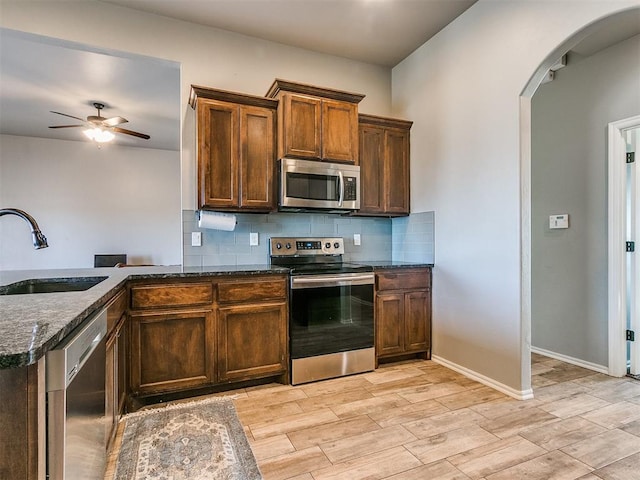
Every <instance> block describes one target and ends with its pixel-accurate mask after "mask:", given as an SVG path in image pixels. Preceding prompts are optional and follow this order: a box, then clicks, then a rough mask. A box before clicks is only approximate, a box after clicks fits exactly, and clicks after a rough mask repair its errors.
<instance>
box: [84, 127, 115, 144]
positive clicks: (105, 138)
mask: <svg viewBox="0 0 640 480" xmlns="http://www.w3.org/2000/svg"><path fill="white" fill-rule="evenodd" d="M82 133H84V134H85V135H86V137H87V138H88V139H89V140H93V141H94V142H97V143H106V142H110V141H111V140H113V139H114V138H116V136H115V135H114V134H113V133H111V132H110V131H109V130H103V129H101V128H99V127H96V128H88V129H87V130H83V131H82Z"/></svg>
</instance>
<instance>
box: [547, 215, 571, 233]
mask: <svg viewBox="0 0 640 480" xmlns="http://www.w3.org/2000/svg"><path fill="white" fill-rule="evenodd" d="M549 228H550V229H552V230H553V229H558V228H569V214H568V213H561V214H558V215H549Z"/></svg>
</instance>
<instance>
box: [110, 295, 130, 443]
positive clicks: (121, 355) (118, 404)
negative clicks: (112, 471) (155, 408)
mask: <svg viewBox="0 0 640 480" xmlns="http://www.w3.org/2000/svg"><path fill="white" fill-rule="evenodd" d="M106 308H107V342H106V371H105V419H106V421H105V424H106V432H105V435H106V443H107V450H110V449H111V442H112V441H113V439H114V438H115V435H116V430H117V429H118V421H119V420H120V415H121V414H122V413H124V408H125V400H126V395H127V385H126V379H127V374H126V370H125V368H126V364H127V361H126V344H125V341H126V331H127V328H126V325H127V315H126V311H127V292H126V290H125V289H123V290H121V291H120V292H119V293H117V294H116V296H115V297H114V298H113V299H112V300H111V301H110V302H109V303H108V304H107V307H106Z"/></svg>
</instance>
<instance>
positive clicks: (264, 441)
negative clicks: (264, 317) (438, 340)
mask: <svg viewBox="0 0 640 480" xmlns="http://www.w3.org/2000/svg"><path fill="white" fill-rule="evenodd" d="M532 382H533V387H534V394H535V398H534V399H532V400H527V401H517V400H513V399H511V398H509V397H507V396H506V395H503V394H501V393H499V392H497V391H495V390H492V389H491V388H488V387H485V386H483V385H481V384H479V383H477V382H474V381H471V380H469V379H467V378H465V377H464V376H462V375H460V374H457V373H456V372H453V371H451V370H449V369H447V368H445V367H442V366H440V365H438V364H436V363H434V362H432V361H412V362H406V363H402V364H391V365H388V366H384V367H382V368H380V369H378V370H376V371H375V372H372V373H366V374H361V375H355V376H351V377H344V378H339V379H335V380H328V381H323V382H317V383H312V384H307V385H300V386H296V387H292V386H284V385H269V386H263V387H255V388H247V389H242V390H235V391H233V392H229V393H231V394H234V395H236V399H235V405H236V409H237V411H238V415H239V417H240V420H241V422H242V424H243V425H244V428H245V431H246V433H247V437H248V438H249V441H250V443H251V447H252V449H253V452H254V454H255V456H256V458H257V460H258V465H259V467H260V469H261V471H262V473H263V476H264V478H265V480H284V479H292V480H327V479H344V480H358V479H369V480H373V479H393V480H401V479H402V480H412V479H416V480H417V479H420V480H445V479H447V480H462V479H486V480H518V479H528V480H538V479H539V480H549V479H558V480H571V479H583V480H587V479H589V480H596V479H608V480H625V479H628V480H632V479H633V480H638V479H640V382H638V381H635V380H632V379H629V378H613V377H608V376H606V375H602V374H599V373H595V372H593V371H590V370H585V369H583V368H580V367H576V366H573V365H569V364H566V363H563V362H560V361H557V360H553V359H550V358H547V357H543V356H540V355H536V354H534V355H533V356H532ZM113 463H114V462H113V459H112V460H111V462H110V468H109V469H108V475H107V477H106V478H111V476H112V475H113V473H112V472H113Z"/></svg>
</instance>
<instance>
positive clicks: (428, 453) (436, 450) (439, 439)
mask: <svg viewBox="0 0 640 480" xmlns="http://www.w3.org/2000/svg"><path fill="white" fill-rule="evenodd" d="M496 440H498V438H497V437H496V436H495V435H492V434H491V433H489V432H487V431H486V430H484V429H482V428H480V427H479V426H477V425H474V426H471V427H464V428H459V429H457V430H451V431H448V432H443V433H441V434H439V435H434V436H431V437H427V438H423V439H420V440H417V441H415V442H411V443H408V444H407V445H405V448H406V449H407V450H409V451H410V452H411V453H412V454H413V455H415V456H416V457H417V458H418V459H419V460H420V461H421V462H422V463H425V464H427V463H431V462H435V461H438V460H442V459H445V458H447V457H451V456H453V455H457V454H459V453H462V452H466V451H467V450H471V449H473V448H477V447H480V446H482V445H486V444H488V443H492V442H495V441H496Z"/></svg>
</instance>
